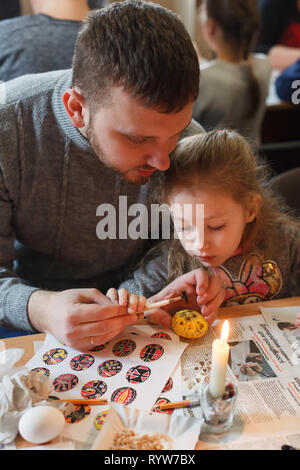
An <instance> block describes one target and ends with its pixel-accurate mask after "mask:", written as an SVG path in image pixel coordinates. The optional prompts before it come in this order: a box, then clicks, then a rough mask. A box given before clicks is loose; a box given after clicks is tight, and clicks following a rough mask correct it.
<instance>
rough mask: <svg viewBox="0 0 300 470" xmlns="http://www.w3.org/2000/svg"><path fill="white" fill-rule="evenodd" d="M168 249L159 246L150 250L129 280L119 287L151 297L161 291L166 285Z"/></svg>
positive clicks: (165, 246) (164, 246)
mask: <svg viewBox="0 0 300 470" xmlns="http://www.w3.org/2000/svg"><path fill="white" fill-rule="evenodd" d="M168 251H169V250H168V247H167V245H166V244H161V245H160V246H157V247H155V248H154V249H153V250H151V251H150V252H149V253H148V254H147V255H146V256H145V257H144V259H143V260H142V261H141V263H140V265H139V267H138V268H137V269H136V270H135V271H134V272H133V274H132V275H131V277H130V278H128V279H126V280H125V281H124V282H122V283H121V284H120V286H119V289H121V288H122V287H124V288H125V289H127V290H128V292H132V293H134V294H138V295H144V296H145V297H151V296H152V295H155V294H157V293H158V292H159V291H161V290H162V289H163V288H164V287H165V286H166V285H167V283H168V281H167V279H168Z"/></svg>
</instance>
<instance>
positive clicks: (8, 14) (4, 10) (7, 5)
mask: <svg viewBox="0 0 300 470" xmlns="http://www.w3.org/2000/svg"><path fill="white" fill-rule="evenodd" d="M20 14H21V9H20V2H19V0H1V2H0V20H5V19H6V18H13V17H15V16H19V15H20Z"/></svg>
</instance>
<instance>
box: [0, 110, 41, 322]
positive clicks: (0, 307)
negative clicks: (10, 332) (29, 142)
mask: <svg viewBox="0 0 300 470" xmlns="http://www.w3.org/2000/svg"><path fill="white" fill-rule="evenodd" d="M13 109H14V106H12V107H11V106H9V107H7V108H5V107H2V108H1V107H0V136H1V140H0V220H1V224H0V325H1V326H5V327H11V328H17V329H20V330H27V331H34V330H33V328H32V326H31V324H30V322H29V320H28V315H27V303H28V299H29V296H30V295H31V294H32V292H34V291H35V290H37V288H35V287H33V286H30V285H29V284H28V283H26V282H25V281H24V280H22V279H20V278H19V277H18V276H17V274H16V273H15V272H14V260H15V257H16V253H15V248H14V242H15V230H14V212H15V210H16V207H17V205H18V192H19V191H18V189H19V184H20V179H21V175H20V168H19V164H18V148H19V142H18V128H17V119H16V116H15V115H14V111H13ZM28 223H29V221H28Z"/></svg>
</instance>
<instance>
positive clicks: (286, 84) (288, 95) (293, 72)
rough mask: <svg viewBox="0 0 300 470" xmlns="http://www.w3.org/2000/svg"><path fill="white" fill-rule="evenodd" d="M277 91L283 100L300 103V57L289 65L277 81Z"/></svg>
mask: <svg viewBox="0 0 300 470" xmlns="http://www.w3.org/2000/svg"><path fill="white" fill-rule="evenodd" d="M275 88H276V93H277V95H278V96H279V98H280V99H281V100H282V101H291V102H292V103H293V104H299V103H300V59H299V60H297V61H296V62H295V63H294V64H292V65H291V66H290V67H287V68H286V69H285V70H284V71H283V72H282V73H281V74H280V75H279V76H278V77H277V79H276V81H275Z"/></svg>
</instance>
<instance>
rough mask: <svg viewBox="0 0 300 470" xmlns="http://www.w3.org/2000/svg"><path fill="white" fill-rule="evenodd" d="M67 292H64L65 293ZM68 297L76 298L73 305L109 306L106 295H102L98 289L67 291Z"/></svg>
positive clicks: (109, 302)
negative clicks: (93, 304)
mask: <svg viewBox="0 0 300 470" xmlns="http://www.w3.org/2000/svg"><path fill="white" fill-rule="evenodd" d="M65 292H68V291H64V292H62V293H65ZM69 295H71V296H76V298H75V301H74V303H75V304H81V303H82V304H89V303H95V304H100V305H110V304H111V301H110V299H109V298H107V297H106V295H104V294H102V292H100V291H99V290H98V289H72V290H69Z"/></svg>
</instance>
